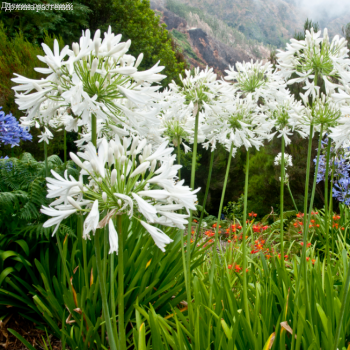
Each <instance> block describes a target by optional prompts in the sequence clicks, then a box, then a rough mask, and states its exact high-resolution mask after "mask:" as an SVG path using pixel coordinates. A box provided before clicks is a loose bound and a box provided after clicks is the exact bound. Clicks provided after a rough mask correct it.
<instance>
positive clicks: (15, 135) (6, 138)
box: [0, 107, 32, 147]
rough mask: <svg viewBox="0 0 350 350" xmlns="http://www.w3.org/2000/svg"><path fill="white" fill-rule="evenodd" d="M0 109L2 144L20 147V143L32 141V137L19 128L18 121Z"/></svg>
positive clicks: (0, 138) (0, 136) (0, 140)
mask: <svg viewBox="0 0 350 350" xmlns="http://www.w3.org/2000/svg"><path fill="white" fill-rule="evenodd" d="M1 109H2V107H0V143H3V144H5V145H11V147H14V146H19V142H20V141H21V140H23V141H31V140H32V135H31V134H29V132H28V131H27V130H26V129H25V128H22V127H20V126H19V124H18V121H17V119H16V118H15V117H14V116H13V115H12V114H11V113H10V114H7V115H5V112H3V111H1Z"/></svg>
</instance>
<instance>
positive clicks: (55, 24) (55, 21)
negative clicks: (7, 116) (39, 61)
mask: <svg viewBox="0 0 350 350" xmlns="http://www.w3.org/2000/svg"><path fill="white" fill-rule="evenodd" d="M11 3H12V4H31V5H35V6H36V5H39V4H40V5H41V4H43V2H42V1H41V0H30V1H29V0H23V1H22V0H13V1H11ZM71 3H72V5H73V10H71V11H70V10H55V9H52V10H51V9H50V10H38V11H36V10H14V11H6V12H5V11H1V12H0V21H2V22H3V23H4V25H5V28H6V34H7V35H8V36H9V37H10V38H14V37H16V35H17V33H18V32H21V33H23V35H24V37H25V38H26V39H27V40H28V41H29V42H31V43H36V44H39V43H41V42H43V40H44V38H45V32H49V33H50V34H54V35H56V36H57V37H58V36H62V38H63V40H64V41H65V42H66V43H69V44H70V43H72V42H73V41H76V40H77V38H79V37H80V35H81V30H82V29H84V28H86V27H87V24H88V22H87V20H88V16H89V15H90V14H91V13H92V11H91V10H90V9H89V8H88V7H87V6H85V5H82V4H81V2H80V1H73V2H71ZM45 4H46V5H53V6H54V5H55V4H56V5H57V4H62V2H61V1H59V0H47V1H45ZM26 76H27V75H26Z"/></svg>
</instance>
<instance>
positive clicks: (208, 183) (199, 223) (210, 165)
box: [192, 150, 214, 250]
mask: <svg viewBox="0 0 350 350" xmlns="http://www.w3.org/2000/svg"><path fill="white" fill-rule="evenodd" d="M213 163H214V150H213V151H212V152H211V155H210V164H209V174H208V179H207V186H206V188H205V194H204V199H203V205H202V212H201V216H200V218H199V222H198V227H197V232H196V240H195V242H194V246H193V249H192V250H194V249H195V247H196V244H197V242H198V239H199V235H200V230H201V226H202V220H203V216H204V211H205V205H206V203H207V198H208V193H209V187H210V181H211V173H212V170H213Z"/></svg>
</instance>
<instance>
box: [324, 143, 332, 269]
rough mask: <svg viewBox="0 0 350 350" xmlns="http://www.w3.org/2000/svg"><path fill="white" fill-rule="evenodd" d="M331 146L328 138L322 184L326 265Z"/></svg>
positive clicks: (328, 261)
mask: <svg viewBox="0 0 350 350" xmlns="http://www.w3.org/2000/svg"><path fill="white" fill-rule="evenodd" d="M331 144H332V140H331V138H330V137H328V145H327V155H326V173H325V180H324V181H325V182H324V219H325V222H326V227H325V228H326V256H327V263H328V264H329V263H330V260H329V223H328V173H329V158H330V153H331Z"/></svg>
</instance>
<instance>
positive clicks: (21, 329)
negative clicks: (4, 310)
mask: <svg viewBox="0 0 350 350" xmlns="http://www.w3.org/2000/svg"><path fill="white" fill-rule="evenodd" d="M8 328H10V329H13V330H14V331H16V332H17V333H19V334H20V335H21V336H22V337H23V338H24V339H25V340H27V341H28V342H29V343H30V344H31V345H32V346H33V347H34V348H35V349H38V350H39V349H45V348H46V347H47V348H48V349H52V350H61V349H62V346H61V341H60V340H58V339H56V338H54V337H53V336H52V335H49V337H47V335H46V333H45V332H44V331H42V330H39V329H37V328H36V325H35V323H32V322H30V321H28V320H26V319H25V318H23V317H22V316H20V315H18V314H10V315H9V316H7V317H6V318H5V319H4V320H2V321H0V349H6V350H27V349H28V348H27V347H26V346H24V345H23V344H22V343H21V342H20V341H19V340H18V339H17V338H16V337H15V336H14V335H13V334H11V333H10V332H9V331H8V330H7V329H8ZM43 339H45V342H46V344H47V345H46V347H45V345H44V340H43ZM49 343H50V344H49ZM50 345H51V348H50Z"/></svg>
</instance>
